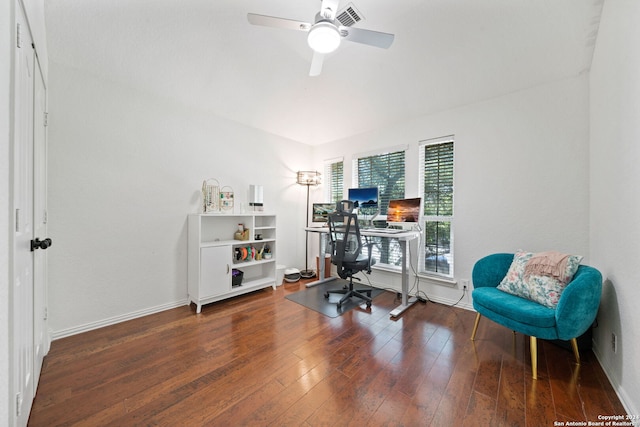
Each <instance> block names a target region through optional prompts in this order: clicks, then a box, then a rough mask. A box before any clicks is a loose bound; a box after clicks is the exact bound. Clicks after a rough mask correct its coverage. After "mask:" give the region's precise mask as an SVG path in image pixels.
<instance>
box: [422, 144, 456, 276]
mask: <svg viewBox="0 0 640 427" xmlns="http://www.w3.org/2000/svg"><path fill="white" fill-rule="evenodd" d="M449 144H450V145H451V148H450V150H451V154H450V157H451V160H450V165H449V166H448V167H449V168H450V169H451V172H450V173H451V177H450V182H446V183H445V185H450V195H449V196H448V197H450V199H451V200H450V202H449V203H447V205H449V204H450V207H449V209H450V212H446V213H443V214H438V213H436V214H431V213H429V211H428V210H427V209H426V203H427V197H426V188H425V169H426V166H425V162H426V159H425V155H426V147H432V146H437V145H439V146H445V145H449ZM418 148H419V156H418V161H419V166H418V168H419V171H418V191H419V193H420V197H422V199H423V200H422V204H423V206H422V215H423V216H422V218H421V227H422V228H423V230H422V239H421V245H420V250H419V254H420V255H419V256H420V259H419V262H418V274H419V275H422V276H429V277H435V278H442V279H453V278H454V266H455V259H454V228H455V223H454V215H455V212H454V200H455V136H454V135H449V136H444V137H440V138H433V139H426V140H422V141H420V142H419V146H418ZM447 181H448V179H447ZM437 184H438V185H437V186H438V187H440V186H441V184H442V183H441V182H440V179H439V177H438V181H437ZM428 223H436V226H437V224H438V223H448V224H449V225H448V226H449V244H448V246H449V247H448V251H447V252H445V253H444V256H445V257H446V260H447V265H448V272H446V273H442V272H438V271H432V270H427V266H426V264H427V262H426V257H427V245H428V244H429V242H427V229H428V228H429V226H428ZM435 253H436V269H437V268H438V262H439V255H438V254H439V253H440V246H439V245H438V244H437V243H436V249H435Z"/></svg>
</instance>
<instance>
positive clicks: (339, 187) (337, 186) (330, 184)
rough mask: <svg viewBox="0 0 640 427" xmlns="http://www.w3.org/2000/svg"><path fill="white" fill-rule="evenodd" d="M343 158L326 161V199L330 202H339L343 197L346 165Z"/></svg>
mask: <svg viewBox="0 0 640 427" xmlns="http://www.w3.org/2000/svg"><path fill="white" fill-rule="evenodd" d="M343 164H344V162H343V160H342V158H340V159H332V160H327V161H326V162H325V163H324V176H325V179H324V183H325V186H324V199H325V200H327V201H329V202H339V201H340V200H342V199H343V197H342V192H343V191H344V190H343V188H344V167H343Z"/></svg>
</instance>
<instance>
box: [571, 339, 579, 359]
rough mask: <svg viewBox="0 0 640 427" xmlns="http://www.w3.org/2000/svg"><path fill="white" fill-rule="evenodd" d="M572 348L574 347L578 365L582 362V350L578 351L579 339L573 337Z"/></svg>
mask: <svg viewBox="0 0 640 427" xmlns="http://www.w3.org/2000/svg"><path fill="white" fill-rule="evenodd" d="M571 348H572V349H573V355H574V356H575V357H576V365H579V364H580V352H579V351H578V340H577V339H576V338H571Z"/></svg>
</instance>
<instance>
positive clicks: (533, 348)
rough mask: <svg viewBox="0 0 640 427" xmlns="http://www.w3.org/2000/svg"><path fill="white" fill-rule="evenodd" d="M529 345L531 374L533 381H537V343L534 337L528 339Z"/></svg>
mask: <svg viewBox="0 0 640 427" xmlns="http://www.w3.org/2000/svg"><path fill="white" fill-rule="evenodd" d="M529 341H530V343H531V372H532V374H533V379H534V380H537V379H538V341H537V340H536V337H530V339H529Z"/></svg>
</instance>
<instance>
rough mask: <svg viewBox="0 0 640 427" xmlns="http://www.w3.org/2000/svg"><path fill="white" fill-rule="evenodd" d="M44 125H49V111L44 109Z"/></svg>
mask: <svg viewBox="0 0 640 427" xmlns="http://www.w3.org/2000/svg"><path fill="white" fill-rule="evenodd" d="M44 126H45V127H47V126H49V113H48V112H46V111H45V113H44Z"/></svg>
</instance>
